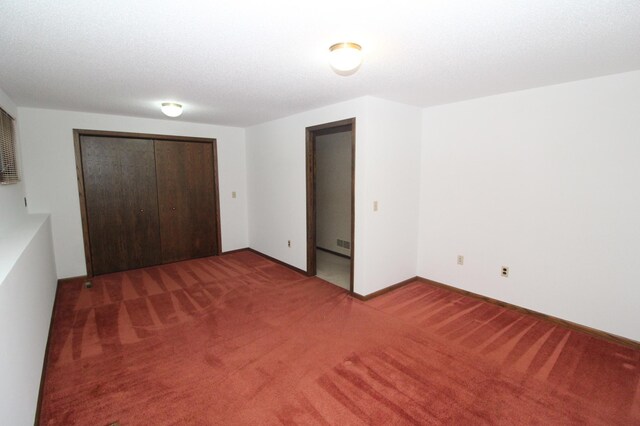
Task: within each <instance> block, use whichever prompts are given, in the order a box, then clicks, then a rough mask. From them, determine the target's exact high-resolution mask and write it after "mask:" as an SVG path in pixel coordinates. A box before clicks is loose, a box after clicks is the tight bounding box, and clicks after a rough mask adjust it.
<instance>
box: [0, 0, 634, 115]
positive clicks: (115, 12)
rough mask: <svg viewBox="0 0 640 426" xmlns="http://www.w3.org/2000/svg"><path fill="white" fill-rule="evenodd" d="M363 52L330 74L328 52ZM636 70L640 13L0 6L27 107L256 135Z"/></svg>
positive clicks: (515, 2)
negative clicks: (352, 48) (300, 116)
mask: <svg viewBox="0 0 640 426" xmlns="http://www.w3.org/2000/svg"><path fill="white" fill-rule="evenodd" d="M339 41H355V42H357V43H360V44H361V45H362V46H363V49H364V52H365V62H364V64H363V66H362V67H361V69H360V70H359V72H358V73H356V74H355V75H352V76H349V77H341V76H338V75H337V74H335V73H334V72H333V71H332V70H331V69H330V67H329V66H328V65H327V61H326V59H327V58H326V52H327V49H328V48H329V46H330V45H332V44H333V43H336V42H339ZM635 69H640V1H639V0H483V1H478V0H458V1H453V0H431V1H427V0H423V1H419V0H409V1H406V0H395V1H389V0H384V1H372V0H369V1H344V0H343V1H335V0H324V1H316V2H308V1H303V0H297V1H294V0H272V1H254V0H242V1H240V0H235V1H166V0H153V1H151V0H136V1H132V0H109V1H107V0H103V1H97V0H94V1H89V0H77V1H71V0H48V1H47V0H28V1H27V0H2V1H1V2H0V88H2V89H3V90H4V91H5V92H7V93H8V94H9V96H11V97H12V98H13V100H14V101H15V102H16V103H17V104H18V105H19V106H33V107H45V108H57V109H67V110H77V111H90V112H101V113H113V114H125V115H132V116H141V117H155V118H160V117H162V116H161V114H160V111H159V108H158V105H159V103H160V102H161V101H163V100H174V101H178V102H182V103H183V104H184V105H185V112H184V115H183V116H182V117H181V118H180V119H181V120H185V121H195V122H206V123H216V124H224V125H235V126H247V125H251V124H256V123H260V122H264V121H267V120H271V119H275V118H279V117H284V116H287V115H290V114H294V113H297V112H301V111H305V110H308V109H312V108H316V107H320V106H323V105H328V104H332V103H335V102H339V101H343V100H347V99H351V98H355V97H358V96H362V95H374V96H379V97H382V98H386V99H390V100H396V101H400V102H405V103H409V104H413V105H418V106H429V105H435V104H441V103H447V102H454V101H459V100H463V99H469V98H474V97H479V96H485V95H491V94H497V93H502V92H507V91H513V90H519V89H526V88H531V87H537V86H543V85H548V84H554V83H560V82H565V81H570V80H578V79H583V78H589V77H595V76H600V75H605V74H612V73H617V72H624V71H630V70H635Z"/></svg>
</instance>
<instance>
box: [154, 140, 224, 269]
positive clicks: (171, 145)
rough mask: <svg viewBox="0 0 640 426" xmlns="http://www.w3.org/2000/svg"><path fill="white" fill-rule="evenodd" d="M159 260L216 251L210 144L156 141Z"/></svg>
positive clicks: (168, 260) (190, 256) (183, 257)
mask: <svg viewBox="0 0 640 426" xmlns="http://www.w3.org/2000/svg"><path fill="white" fill-rule="evenodd" d="M155 148H156V172H157V182H158V206H159V215H160V230H161V231H160V232H161V241H162V261H163V262H174V261H178V260H184V259H191V258H195V257H204V256H212V255H214V254H216V253H217V247H216V241H217V238H216V237H217V235H216V221H215V192H214V191H215V186H214V174H213V146H212V145H211V144H209V143H197V142H174V141H155Z"/></svg>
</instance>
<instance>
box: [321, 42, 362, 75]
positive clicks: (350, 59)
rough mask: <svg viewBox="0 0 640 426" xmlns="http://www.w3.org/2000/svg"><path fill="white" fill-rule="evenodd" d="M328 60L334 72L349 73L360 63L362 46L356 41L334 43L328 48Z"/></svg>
mask: <svg viewBox="0 0 640 426" xmlns="http://www.w3.org/2000/svg"><path fill="white" fill-rule="evenodd" d="M329 55H330V56H329V62H330V63H331V67H332V68H333V69H334V71H335V72H337V73H338V74H341V75H349V74H352V73H354V72H356V71H357V69H358V67H359V66H360V64H361V63H362V47H361V46H360V45H359V44H357V43H351V42H346V43H336V44H334V45H333V46H331V47H330V48H329Z"/></svg>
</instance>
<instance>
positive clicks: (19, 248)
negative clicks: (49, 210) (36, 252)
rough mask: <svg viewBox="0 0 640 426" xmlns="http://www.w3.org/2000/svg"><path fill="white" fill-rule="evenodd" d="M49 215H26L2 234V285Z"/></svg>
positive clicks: (0, 237)
mask: <svg viewBox="0 0 640 426" xmlns="http://www.w3.org/2000/svg"><path fill="white" fill-rule="evenodd" d="M48 217H49V215H47V214H31V215H26V216H25V217H24V219H23V220H21V221H20V222H19V223H17V224H15V225H13V226H11V227H10V228H9V229H5V230H4V231H3V232H2V234H0V285H2V284H3V283H4V281H5V279H6V278H7V275H9V273H10V272H11V269H12V268H13V267H14V265H15V264H16V262H17V261H18V259H19V258H20V256H21V255H22V253H24V251H25V249H26V248H27V246H28V245H29V243H30V242H31V240H33V237H34V236H35V235H36V234H37V233H38V231H39V230H40V228H41V227H42V226H43V225H44V223H45V222H46V221H47V218H48Z"/></svg>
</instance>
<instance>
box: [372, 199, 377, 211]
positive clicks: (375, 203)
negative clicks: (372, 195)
mask: <svg viewBox="0 0 640 426" xmlns="http://www.w3.org/2000/svg"><path fill="white" fill-rule="evenodd" d="M373 211H374V212H377V211H378V202H377V201H374V202H373Z"/></svg>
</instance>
